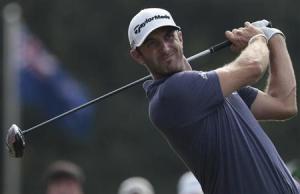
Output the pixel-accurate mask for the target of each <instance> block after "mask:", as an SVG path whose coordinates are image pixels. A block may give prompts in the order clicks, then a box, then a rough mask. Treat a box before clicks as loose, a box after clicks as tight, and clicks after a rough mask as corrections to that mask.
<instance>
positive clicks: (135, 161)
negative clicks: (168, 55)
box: [0, 0, 300, 194]
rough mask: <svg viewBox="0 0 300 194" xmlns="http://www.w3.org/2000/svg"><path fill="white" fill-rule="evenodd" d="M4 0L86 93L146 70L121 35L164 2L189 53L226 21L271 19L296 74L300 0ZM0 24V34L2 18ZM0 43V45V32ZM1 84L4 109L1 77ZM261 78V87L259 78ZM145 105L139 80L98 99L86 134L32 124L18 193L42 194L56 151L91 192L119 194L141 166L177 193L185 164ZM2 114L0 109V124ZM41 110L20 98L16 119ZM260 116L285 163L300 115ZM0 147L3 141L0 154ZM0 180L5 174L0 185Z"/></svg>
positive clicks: (225, 56)
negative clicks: (14, 5) (75, 134)
mask: <svg viewBox="0 0 300 194" xmlns="http://www.w3.org/2000/svg"><path fill="white" fill-rule="evenodd" d="M9 2H18V3H19V4H20V5H21V7H22V9H23V20H24V21H25V23H26V25H27V26H28V27H29V29H30V30H31V31H32V32H33V33H34V34H35V35H36V36H37V37H38V38H39V39H40V40H41V41H42V42H43V43H44V44H45V46H46V47H47V48H48V49H49V51H51V52H52V53H53V54H54V55H56V56H57V58H58V59H59V60H60V61H61V62H62V66H63V68H65V69H66V70H67V71H68V72H69V73H70V74H71V75H72V76H73V77H74V78H75V79H76V80H78V81H79V82H80V83H81V84H82V85H84V86H85V87H86V88H87V89H88V90H89V93H90V97H91V99H92V98H94V97H98V96H100V95H102V94H104V93H106V92H109V91H111V90H113V89H116V88H118V87H120V86H123V85H125V84H127V83H129V82H131V81H134V80H136V79H138V78H141V77H143V76H145V75H147V74H148V73H147V72H146V70H145V69H144V67H142V66H141V65H138V64H135V62H133V61H132V60H131V58H130V56H129V55H128V51H129V45H128V40H127V27H128V24H129V22H130V20H131V18H132V17H133V16H134V15H135V14H136V13H137V12H138V11H139V10H140V9H142V8H146V7H161V8H165V9H168V10H169V11H170V12H171V13H172V15H173V17H174V19H175V21H176V23H177V24H178V25H179V26H181V27H182V30H183V35H184V45H185V55H186V56H187V57H188V56H191V55H193V54H195V53H197V52H199V51H202V50H204V49H206V48H208V47H209V46H211V45H214V44H216V43H219V42H221V41H223V40H224V32H225V30H231V29H232V28H235V27H239V26H241V25H243V22H244V21H255V20H259V19H263V18H265V19H269V20H271V21H272V23H273V25H274V26H276V27H278V28H279V29H281V30H282V31H283V32H284V33H285V35H286V37H287V43H288V48H289V51H290V55H291V58H292V61H293V63H294V68H295V72H296V76H298V77H299V76H300V67H299V65H298V64H299V63H300V55H299V54H298V52H299V43H300V41H299V34H300V16H299V13H298V12H299V7H300V1H298V0H286V1H280V0H263V1H261V0H251V1H250V0H228V1H222V0H207V1H196V0H185V1H182V0H173V1H167V0H151V1H150V0H130V1H126V0H110V1H99V0H84V1H83V0H51V1H45V0H19V1H9V0H6V1H5V0H1V2H0V8H1V10H2V8H3V7H4V6H5V5H6V4H7V3H9ZM0 23H1V25H0V36H1V37H3V21H2V20H1V21H0ZM0 44H1V45H2V46H3V38H1V39H0ZM0 49H1V50H0V51H1V52H0V59H1V68H0V71H1V74H0V75H1V83H2V81H3V79H2V77H3V68H2V67H3V60H2V59H3V48H2V47H1V48H0ZM234 57H235V55H234V54H232V53H231V52H230V51H229V50H228V49H225V50H223V51H220V52H218V53H216V54H214V55H212V56H207V57H205V58H202V59H198V60H196V61H194V62H193V64H202V65H203V66H201V65H199V66H196V69H199V70H200V69H201V70H208V69H213V68H216V67H219V66H221V65H223V64H225V63H227V62H229V61H230V60H231V59H233V58H234ZM298 84H299V83H298ZM0 87H1V95H0V100H1V107H0V108H1V110H2V107H3V103H2V102H3V99H2V98H3V95H2V93H3V90H2V84H1V86H0ZM258 87H260V88H263V87H264V83H263V82H262V83H259V84H258ZM147 106H148V105H147V99H146V97H145V94H144V91H143V89H142V87H141V86H137V87H134V88H131V89H129V90H126V91H125V92H122V93H121V94H118V95H117V96H114V97H111V98H109V99H107V100H105V101H103V102H101V103H100V104H97V105H94V108H95V117H96V119H95V121H94V122H93V123H92V127H91V129H90V134H89V137H88V138H86V139H84V140H79V139H73V138H70V137H68V135H66V134H65V133H61V130H63V129H62V128H60V127H57V126H56V125H55V123H54V124H50V125H47V126H45V127H42V128H40V129H39V130H37V131H36V132H33V133H32V134H31V135H30V136H28V137H27V143H28V145H27V148H26V151H25V156H24V157H23V159H22V161H21V164H22V179H21V180H22V182H21V186H22V194H33V193H34V194H37V193H43V182H42V180H41V178H42V176H43V172H44V170H45V168H46V167H47V166H48V164H49V163H51V162H53V161H54V160H57V159H67V160H71V161H73V162H75V163H77V164H79V165H80V166H81V167H82V168H83V170H84V171H85V174H86V177H87V180H86V183H85V187H84V189H85V191H86V193H87V194H95V193H99V194H100V193H103V194H115V193H117V190H118V187H119V184H120V182H121V181H122V180H123V179H125V178H127V177H130V176H137V175H138V176H144V177H146V178H147V179H149V180H150V182H151V183H152V184H153V186H154V188H155V191H156V193H157V194H174V193H176V186H177V181H178V178H179V176H180V175H181V174H182V173H183V172H185V171H186V170H187V169H186V167H185V166H184V164H183V163H182V162H181V161H180V159H179V158H178V157H177V156H176V154H175V153H174V152H173V151H172V150H171V149H170V147H169V146H168V144H167V143H166V142H165V140H164V139H163V137H162V136H161V135H160V133H159V132H158V131H157V130H156V129H155V128H154V127H153V126H152V125H151V123H150V121H149V119H148V115H147ZM2 115H3V111H1V113H0V118H1V123H2V122H3V119H2V118H3V117H2ZM45 119H46V118H44V117H41V115H40V113H39V112H37V111H35V110H34V109H32V108H31V107H23V109H22V120H21V123H17V124H18V125H19V126H20V127H21V128H23V129H27V128H29V127H31V126H33V125H35V124H37V123H39V122H41V121H44V120H45ZM262 124H263V126H264V128H265V129H266V132H267V133H268V135H269V136H270V138H271V139H272V141H273V142H274V144H275V146H276V147H277V149H278V151H279V153H280V155H281V156H282V158H283V159H284V161H285V162H288V161H290V160H292V159H295V158H300V141H299V140H300V130H299V125H300V122H299V116H296V117H294V118H293V119H291V120H289V121H287V122H268V123H267V122H264V123H262ZM1 126H3V125H1ZM6 127H7V128H8V127H9V126H6ZM2 130H7V129H2ZM2 139H3V137H2ZM5 151H6V150H5V149H4V146H2V147H1V152H2V154H1V157H2V155H3V153H5ZM1 161H2V160H1ZM2 164H3V162H1V166H2ZM1 172H3V169H1ZM1 174H2V173H1ZM3 179H4V178H3V176H1V189H2V188H3V184H2V183H3Z"/></svg>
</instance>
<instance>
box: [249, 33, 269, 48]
mask: <svg viewBox="0 0 300 194" xmlns="http://www.w3.org/2000/svg"><path fill="white" fill-rule="evenodd" d="M259 39H261V40H263V41H265V43H266V44H268V38H267V37H266V35H264V34H256V35H254V36H252V37H251V38H250V39H249V41H248V45H250V44H252V43H253V42H255V41H256V40H259Z"/></svg>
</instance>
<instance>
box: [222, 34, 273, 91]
mask: <svg viewBox="0 0 300 194" xmlns="http://www.w3.org/2000/svg"><path fill="white" fill-rule="evenodd" d="M268 64H269V50H268V47H267V44H266V40H265V39H264V38H263V37H257V38H256V39H255V40H254V41H253V42H251V43H250V44H249V45H248V46H247V47H246V48H245V49H244V50H243V51H242V52H241V54H240V55H239V57H237V58H236V59H235V60H234V61H233V62H231V63H229V64H228V65H226V66H224V67H222V68H219V69H217V70H216V72H217V74H218V76H219V79H220V83H221V88H222V91H223V95H224V96H227V95H229V94H231V93H232V92H233V91H236V90H238V89H240V88H241V87H243V86H246V85H251V84H254V83H255V82H257V81H258V80H259V79H260V78H261V77H262V75H263V73H264V72H265V70H266V69H267V67H268Z"/></svg>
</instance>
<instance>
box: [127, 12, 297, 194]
mask: <svg viewBox="0 0 300 194" xmlns="http://www.w3.org/2000/svg"><path fill="white" fill-rule="evenodd" d="M128 36H129V42H130V46H131V49H130V55H131V57H132V58H133V59H134V60H135V61H136V62H137V63H139V64H143V65H144V66H145V67H146V68H147V69H148V71H149V72H150V73H151V75H152V77H153V80H151V81H146V82H145V83H144V88H145V91H146V94H147V97H148V99H149V117H150V119H151V121H152V122H153V124H154V125H155V126H156V127H157V128H158V129H159V130H160V131H161V132H162V133H163V134H164V136H165V138H166V139H167V141H168V142H169V143H170V145H171V146H172V147H173V149H174V150H175V151H176V153H177V154H178V155H179V156H180V158H182V160H183V161H184V162H185V164H186V165H187V166H188V168H189V169H190V170H191V171H192V172H193V173H194V174H195V176H196V177H197V179H198V180H199V182H200V183H201V185H202V188H203V191H204V193H205V194H290V193H298V194H299V193H300V188H299V185H297V184H296V182H295V181H294V179H293V178H292V176H291V174H290V173H289V172H288V170H287V168H286V166H285V164H284V162H283V161H282V159H281V157H280V156H279V154H278V152H277V151H276V149H275V147H274V145H273V143H272V142H271V140H270V139H269V138H268V136H267V135H266V134H265V132H264V131H263V129H262V127H261V126H260V124H259V123H258V121H257V120H285V119H288V118H291V117H293V116H294V115H295V114H296V113H297V104H296V81H295V75H294V71H293V66H292V62H291V59H290V57H289V54H288V50H287V47H286V42H285V37H284V35H283V33H282V32H281V31H280V30H278V29H275V28H267V27H261V28H257V27H255V26H254V25H252V24H250V23H249V22H245V26H244V27H241V28H238V29H234V30H232V31H226V32H225V36H226V37H227V39H228V40H229V41H230V42H232V50H233V51H236V52H239V56H238V57H237V58H236V59H235V60H234V61H232V62H230V63H228V64H226V65H224V66H223V67H220V68H218V69H215V70H212V71H208V72H203V71H194V70H192V68H191V65H190V64H189V63H188V61H187V59H186V58H185V56H184V54H183V35H182V32H181V31H180V27H179V26H177V25H176V24H175V22H174V20H173V19H172V16H171V15H170V13H169V12H168V11H166V10H163V9H158V8H148V9H144V10H141V11H140V12H139V13H138V14H137V15H135V16H134V17H133V18H132V20H131V22H130V24H129V29H128ZM267 69H268V71H269V72H268V81H267V83H266V85H267V86H266V88H265V90H264V91H260V90H259V89H256V88H253V87H251V86H250V85H253V84H254V83H256V82H257V81H258V80H260V78H261V77H262V76H263V74H264V73H265V72H266V71H267Z"/></svg>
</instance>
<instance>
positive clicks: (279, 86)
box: [265, 35, 297, 110]
mask: <svg viewBox="0 0 300 194" xmlns="http://www.w3.org/2000/svg"><path fill="white" fill-rule="evenodd" d="M269 49H270V69H269V78H268V83H267V87H266V89H265V92H266V93H267V94H268V95H270V96H272V97H274V98H277V99H279V100H280V101H281V102H282V103H283V104H284V105H285V106H286V107H287V108H289V109H294V110H295V109H296V110H297V101H296V79H295V74H294V69H293V65H292V62H291V59H290V56H289V53H288V50H287V46H286V43H285V39H284V37H283V36H281V35H275V36H274V37H272V38H271V39H270V41H269Z"/></svg>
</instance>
